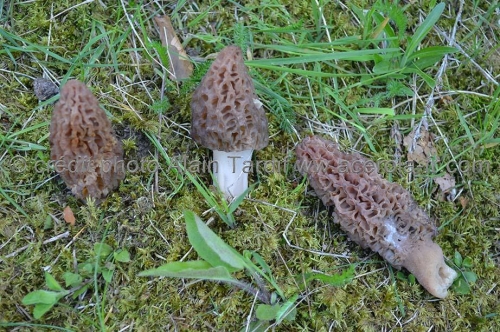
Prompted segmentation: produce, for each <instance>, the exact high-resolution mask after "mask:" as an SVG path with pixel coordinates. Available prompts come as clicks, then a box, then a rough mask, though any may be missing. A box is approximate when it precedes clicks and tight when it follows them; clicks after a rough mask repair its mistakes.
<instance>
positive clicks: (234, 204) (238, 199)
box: [227, 183, 257, 214]
mask: <svg viewBox="0 0 500 332" xmlns="http://www.w3.org/2000/svg"><path fill="white" fill-rule="evenodd" d="M256 184H257V183H254V184H252V185H251V186H249V187H248V188H247V189H245V191H243V193H241V195H239V196H238V197H236V198H235V199H234V200H233V201H232V202H231V204H229V208H228V211H227V214H232V213H233V212H234V211H236V209H237V208H238V206H240V204H241V202H243V200H244V199H245V197H247V195H248V193H249V192H251V191H252V190H253V188H255V185H256Z"/></svg>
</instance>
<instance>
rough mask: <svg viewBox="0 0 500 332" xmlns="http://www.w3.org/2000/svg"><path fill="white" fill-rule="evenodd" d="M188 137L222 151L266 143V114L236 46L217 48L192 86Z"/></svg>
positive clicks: (248, 147)
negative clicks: (208, 65)
mask: <svg viewBox="0 0 500 332" xmlns="http://www.w3.org/2000/svg"><path fill="white" fill-rule="evenodd" d="M191 137H192V138H193V139H194V140H195V141H196V142H197V143H198V144H201V145H203V146H205V147H207V148H209V149H211V150H218V151H225V152H239V151H244V150H260V149H262V148H264V147H266V146H267V144H268V141H269V130H268V124H267V117H266V114H265V112H264V108H263V107H262V104H261V103H260V102H259V101H258V99H257V96H256V94H255V87H254V85H253V82H252V78H251V77H250V75H249V74H248V70H247V67H246V66H245V64H244V62H243V55H242V51H241V49H240V48H239V47H238V46H234V45H233V46H227V47H226V48H224V49H223V50H222V51H220V52H219V54H218V56H217V58H216V59H215V61H214V62H213V63H212V65H211V66H210V69H209V70H208V72H207V73H206V75H205V76H204V77H203V80H202V81H201V83H200V85H199V86H198V88H197V89H196V90H195V92H194V94H193V97H192V100H191Z"/></svg>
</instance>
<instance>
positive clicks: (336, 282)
mask: <svg viewBox="0 0 500 332" xmlns="http://www.w3.org/2000/svg"><path fill="white" fill-rule="evenodd" d="M303 278H304V280H305V281H306V283H309V282H310V281H311V280H319V281H322V282H324V283H327V284H330V285H332V286H336V287H341V286H344V285H347V284H348V283H350V282H351V281H352V279H353V278H354V265H351V266H349V268H348V269H346V270H345V271H343V272H342V273H341V274H334V275H331V276H329V275H326V274H323V273H305V274H304V276H303Z"/></svg>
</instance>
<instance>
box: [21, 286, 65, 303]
mask: <svg viewBox="0 0 500 332" xmlns="http://www.w3.org/2000/svg"><path fill="white" fill-rule="evenodd" d="M67 293H68V292H67V291H63V292H53V291H47V290H42V289H40V290H36V291H34V292H31V293H28V294H26V296H25V297H24V298H23V299H22V304H24V305H30V304H38V303H42V304H54V303H57V301H59V299H60V298H61V297H63V296H64V295H66V294H67Z"/></svg>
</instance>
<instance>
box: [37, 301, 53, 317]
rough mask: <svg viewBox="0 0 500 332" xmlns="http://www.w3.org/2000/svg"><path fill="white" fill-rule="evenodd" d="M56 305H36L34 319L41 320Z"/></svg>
mask: <svg viewBox="0 0 500 332" xmlns="http://www.w3.org/2000/svg"><path fill="white" fill-rule="evenodd" d="M54 304H56V303H51V304H43V303H38V304H36V305H35V308H34V309H33V317H35V319H39V318H41V317H42V316H43V315H44V314H45V313H46V312H47V311H49V310H50V309H51V308H52V307H53V306H54Z"/></svg>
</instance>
